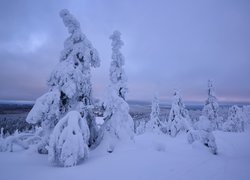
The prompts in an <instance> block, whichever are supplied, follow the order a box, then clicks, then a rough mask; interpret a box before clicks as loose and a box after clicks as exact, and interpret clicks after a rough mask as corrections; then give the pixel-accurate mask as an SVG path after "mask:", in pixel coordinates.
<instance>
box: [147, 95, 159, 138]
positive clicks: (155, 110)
mask: <svg viewBox="0 0 250 180" xmlns="http://www.w3.org/2000/svg"><path fill="white" fill-rule="evenodd" d="M159 116H160V107H159V99H158V96H157V94H155V96H154V98H153V100H152V105H151V113H150V119H149V121H148V122H147V124H146V128H147V131H152V132H158V133H160V132H161V127H162V126H163V124H162V122H161V120H160V117H159Z"/></svg>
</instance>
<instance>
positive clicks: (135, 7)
mask: <svg viewBox="0 0 250 180" xmlns="http://www.w3.org/2000/svg"><path fill="white" fill-rule="evenodd" d="M63 8H66V9H68V10H69V11H70V12H71V13H72V14H74V15H75V17H76V18H77V19H78V20H79V22H80V23H81V27H82V31H83V32H84V33H85V34H86V36H87V37H88V39H89V40H90V41H91V42H92V44H93V46H94V47H95V48H96V49H97V50H98V52H99V54H100V58H101V67H100V68H97V69H93V70H92V80H93V87H94V95H95V97H98V98H102V97H103V95H104V94H105V89H106V87H107V84H108V82H109V81H108V74H109V65H110V61H111V58H110V56H111V46H110V40H109V39H108V37H109V35H110V34H111V33H112V32H113V31H114V30H116V29H117V30H119V31H121V33H122V39H123V41H124V43H125V46H123V48H122V52H123V54H124V56H125V58H126V59H125V61H126V62H125V63H126V64H125V71H126V74H127V76H128V87H129V96H128V98H129V99H135V100H150V99H151V98H152V96H153V95H154V94H155V92H156V91H157V92H158V94H159V96H160V99H161V100H162V101H164V100H169V99H171V97H172V92H173V90H174V89H180V91H181V93H182V95H183V98H184V100H186V101H204V99H205V98H206V87H207V80H208V79H212V80H213V81H214V84H215V89H216V94H217V96H218V99H219V100H220V101H248V102H250V1H249V0H204V1H201V0H196V1H195V0H190V1H189V0H161V1H160V0H151V1H146V0H126V1H119V0H85V1H84V0H79V1H77V0H74V1H73V0H72V1H69V0H68V1H66V0H65V1H62V0H60V1H59V0H58V1H56V0H41V1H34V0H1V1H0V99H5V100H6V99H10V100H35V99H36V98H38V97H39V96H41V95H42V94H43V93H45V92H46V91H47V85H46V80H47V78H48V77H49V75H50V72H51V70H52V69H53V68H54V67H55V66H56V64H57V63H58V62H59V56H60V52H61V50H62V49H63V42H64V40H65V39H66V38H67V37H68V33H67V29H66V28H65V27H64V25H63V22H62V20H61V18H60V17H59V15H58V13H59V11H60V10H61V9H63Z"/></svg>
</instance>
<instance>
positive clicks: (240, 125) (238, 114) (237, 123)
mask: <svg viewBox="0 0 250 180" xmlns="http://www.w3.org/2000/svg"><path fill="white" fill-rule="evenodd" d="M223 130H224V131H229V132H243V131H244V130H245V119H244V114H243V112H242V109H241V108H239V107H238V106H236V105H234V106H232V107H231V108H229V110H228V118H227V120H226V121H225V123H224V124H223Z"/></svg>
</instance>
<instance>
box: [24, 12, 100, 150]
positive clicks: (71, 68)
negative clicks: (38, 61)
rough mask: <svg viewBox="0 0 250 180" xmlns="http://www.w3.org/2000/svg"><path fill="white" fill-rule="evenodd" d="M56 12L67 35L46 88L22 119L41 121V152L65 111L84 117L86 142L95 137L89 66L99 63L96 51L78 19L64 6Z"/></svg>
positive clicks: (95, 129) (32, 121)
mask: <svg viewBox="0 0 250 180" xmlns="http://www.w3.org/2000/svg"><path fill="white" fill-rule="evenodd" d="M60 16H61V18H62V19H63V22H64V25H65V26H66V27H67V28H68V32H69V33H70V36H69V37H68V38H67V39H66V40H65V42H64V50H63V51H62V53H61V58H60V62H59V64H58V65H57V66H56V67H55V69H54V70H53V71H52V73H51V75H50V78H49V80H48V86H49V92H48V93H46V94H45V95H43V96H41V97H40V98H38V100H37V101H36V103H35V105H34V107H33V108H32V110H31V111H30V113H29V115H28V117H27V119H26V121H27V122H29V123H33V124H34V123H41V125H42V128H43V129H44V141H43V143H42V144H41V146H40V147H39V151H40V152H41V153H46V152H47V150H46V148H45V146H46V145H48V142H49V135H50V134H51V132H52V130H53V128H54V126H55V125H56V123H57V122H58V121H59V119H60V118H62V117H63V116H64V115H65V114H66V113H67V112H69V111H70V110H77V111H79V112H80V113H81V115H82V116H83V117H86V120H87V123H88V125H89V129H90V139H89V146H90V145H92V144H93V143H94V142H95V139H96V137H97V126H96V122H95V117H94V116H93V114H92V103H93V100H92V85H91V81H90V78H91V73H90V68H91V67H99V66H100V60H99V57H98V53H97V51H96V49H95V48H93V46H92V44H91V43H90V41H89V40H88V39H87V37H86V36H85V35H84V34H83V33H82V32H81V28H80V24H79V22H78V21H77V20H76V19H75V18H74V17H73V16H72V15H71V14H70V13H69V11H68V10H65V9H64V10H61V11H60Z"/></svg>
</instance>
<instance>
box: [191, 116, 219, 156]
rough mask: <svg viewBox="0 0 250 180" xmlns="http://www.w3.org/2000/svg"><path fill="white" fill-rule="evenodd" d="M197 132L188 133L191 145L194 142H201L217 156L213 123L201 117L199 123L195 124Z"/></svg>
mask: <svg viewBox="0 0 250 180" xmlns="http://www.w3.org/2000/svg"><path fill="white" fill-rule="evenodd" d="M195 127H196V130H193V129H191V130H190V131H189V132H188V135H187V139H188V142H189V143H190V144H191V143H193V142H194V141H200V142H201V143H202V144H204V145H205V146H206V147H208V148H209V150H210V151H211V153H213V154H217V145H216V141H215V137H214V135H213V132H212V126H211V121H210V120H208V118H207V117H206V116H200V117H199V121H198V122H196V123H195Z"/></svg>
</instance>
